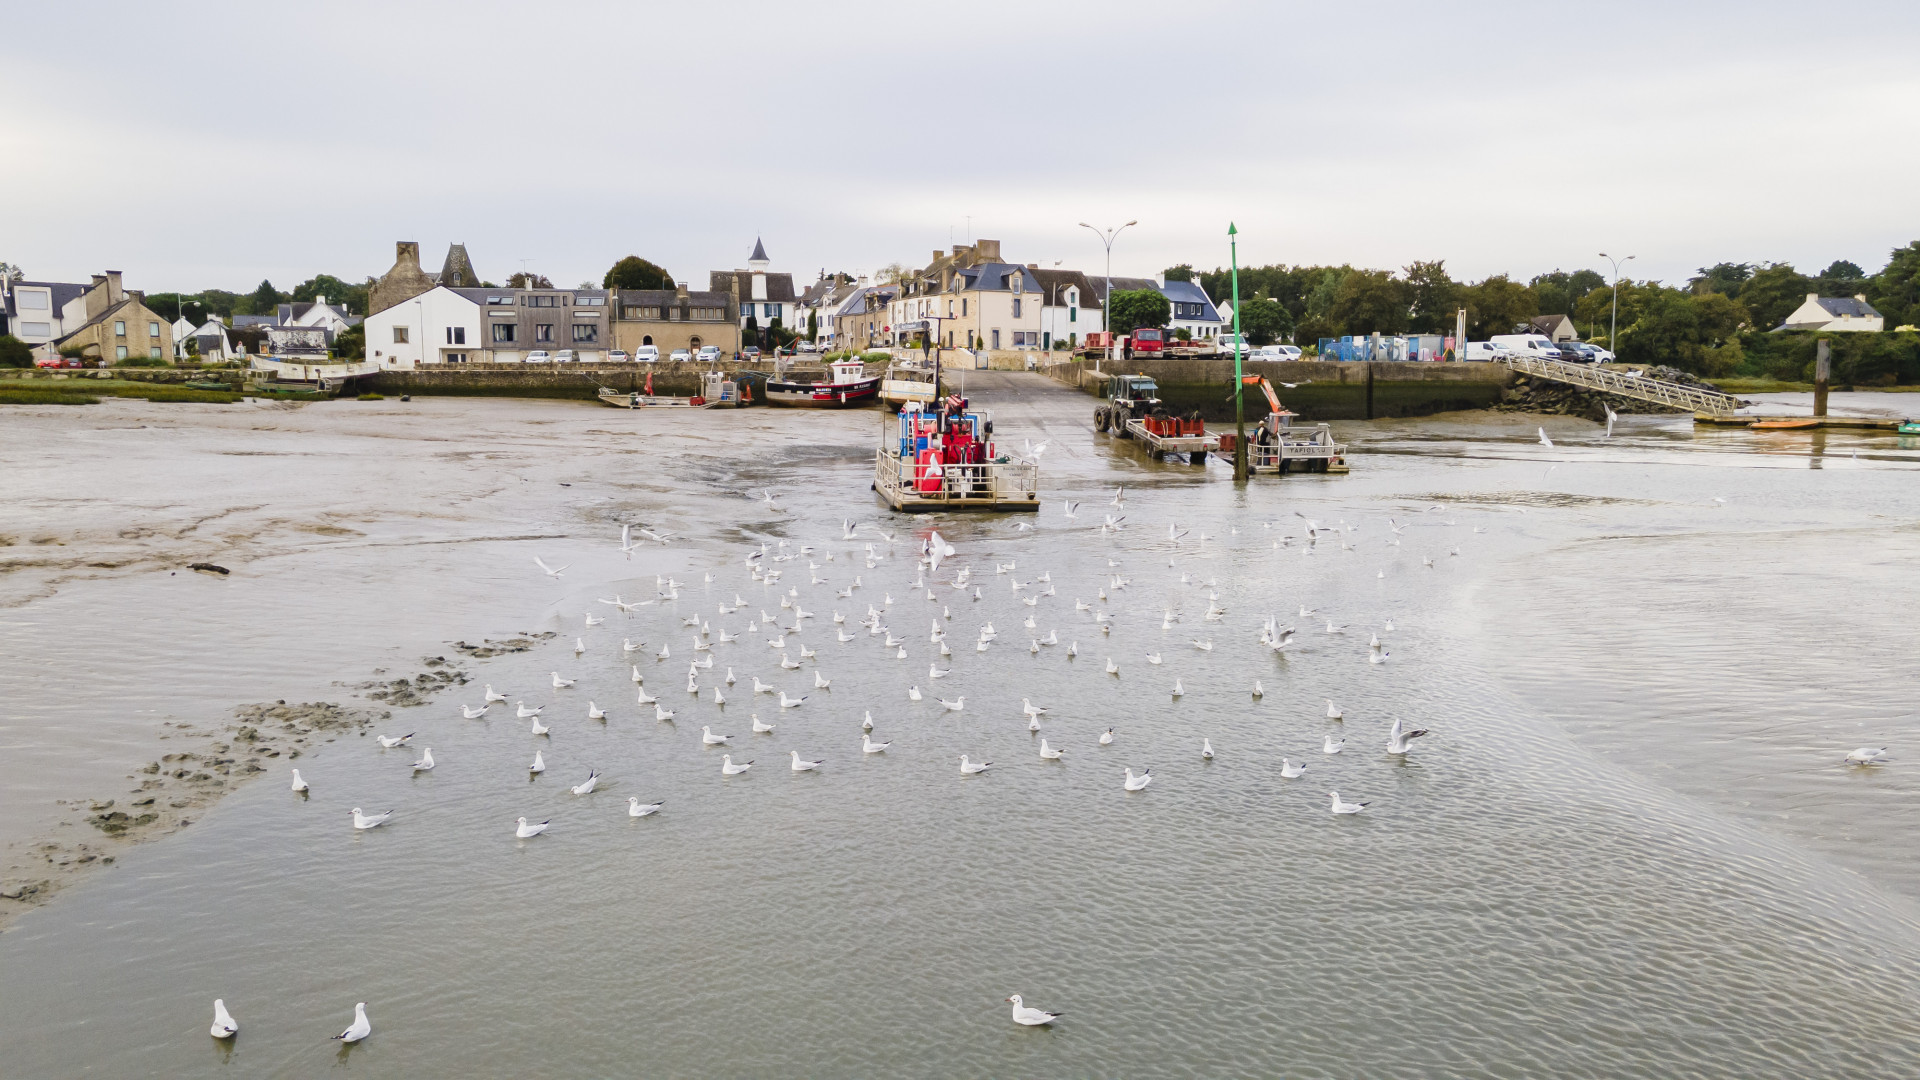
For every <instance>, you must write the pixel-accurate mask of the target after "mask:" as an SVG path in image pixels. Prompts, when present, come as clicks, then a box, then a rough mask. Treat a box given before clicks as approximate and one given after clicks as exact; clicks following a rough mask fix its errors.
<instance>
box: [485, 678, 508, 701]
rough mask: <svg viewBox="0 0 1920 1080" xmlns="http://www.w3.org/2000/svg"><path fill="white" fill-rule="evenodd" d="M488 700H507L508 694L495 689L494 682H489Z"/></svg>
mask: <svg viewBox="0 0 1920 1080" xmlns="http://www.w3.org/2000/svg"><path fill="white" fill-rule="evenodd" d="M486 700H487V702H488V703H492V702H495V701H505V700H507V695H505V694H502V693H500V692H498V691H496V690H495V689H494V688H493V684H492V683H488V684H487V697H486Z"/></svg>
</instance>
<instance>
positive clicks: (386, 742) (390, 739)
mask: <svg viewBox="0 0 1920 1080" xmlns="http://www.w3.org/2000/svg"><path fill="white" fill-rule="evenodd" d="M374 738H375V739H376V740H378V741H379V743H380V745H381V746H383V747H385V748H387V749H388V750H391V749H393V748H394V747H396V746H405V745H406V743H407V740H409V739H411V738H413V732H411V731H409V732H407V733H406V734H405V735H376V736H374Z"/></svg>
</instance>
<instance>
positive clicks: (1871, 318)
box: [1774, 293, 1887, 333]
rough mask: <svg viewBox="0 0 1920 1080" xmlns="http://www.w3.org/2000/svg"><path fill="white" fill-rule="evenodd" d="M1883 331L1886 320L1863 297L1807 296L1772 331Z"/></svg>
mask: <svg viewBox="0 0 1920 1080" xmlns="http://www.w3.org/2000/svg"><path fill="white" fill-rule="evenodd" d="M1886 328H1887V320H1886V318H1885V317H1884V316H1882V315H1881V314H1880V313H1879V312H1878V311H1875V310H1874V307H1873V305H1872V304H1869V303H1867V298H1866V297H1865V296H1864V295H1856V296H1851V297H1844V296H1821V295H1819V294H1818V293H1808V294H1807V302H1806V303H1804V304H1801V305H1800V306H1799V307H1797V308H1795V309H1793V314H1791V315H1788V316H1787V319H1786V321H1785V322H1783V323H1781V324H1780V325H1779V326H1776V327H1774V329H1776V330H1818V331H1821V332H1823V333H1824V332H1827V331H1834V330H1838V331H1843V332H1855V331H1865V332H1871V333H1878V332H1879V331H1881V330H1885V329H1886Z"/></svg>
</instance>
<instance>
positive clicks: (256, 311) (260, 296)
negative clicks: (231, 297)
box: [235, 281, 287, 315]
mask: <svg viewBox="0 0 1920 1080" xmlns="http://www.w3.org/2000/svg"><path fill="white" fill-rule="evenodd" d="M286 299H287V297H286V294H285V293H282V292H281V291H280V290H278V289H275V288H274V287H273V282H271V281H262V282H260V286H259V288H256V289H254V290H253V291H252V292H250V293H248V294H247V295H246V296H245V297H244V298H243V299H242V301H241V304H242V305H244V306H245V307H246V309H247V310H245V311H239V310H238V306H236V308H235V313H236V314H240V315H272V314H273V313H274V311H275V309H276V308H278V307H279V306H280V305H281V304H282V303H284V302H285V301H286Z"/></svg>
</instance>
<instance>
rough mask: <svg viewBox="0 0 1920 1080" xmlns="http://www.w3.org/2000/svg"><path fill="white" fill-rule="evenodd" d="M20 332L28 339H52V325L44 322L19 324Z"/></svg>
mask: <svg viewBox="0 0 1920 1080" xmlns="http://www.w3.org/2000/svg"><path fill="white" fill-rule="evenodd" d="M21 295H23V296H24V295H25V294H24V293H23V294H21ZM20 332H21V333H23V334H25V335H27V336H28V337H52V336H53V324H52V323H44V322H23V323H21V324H20Z"/></svg>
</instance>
